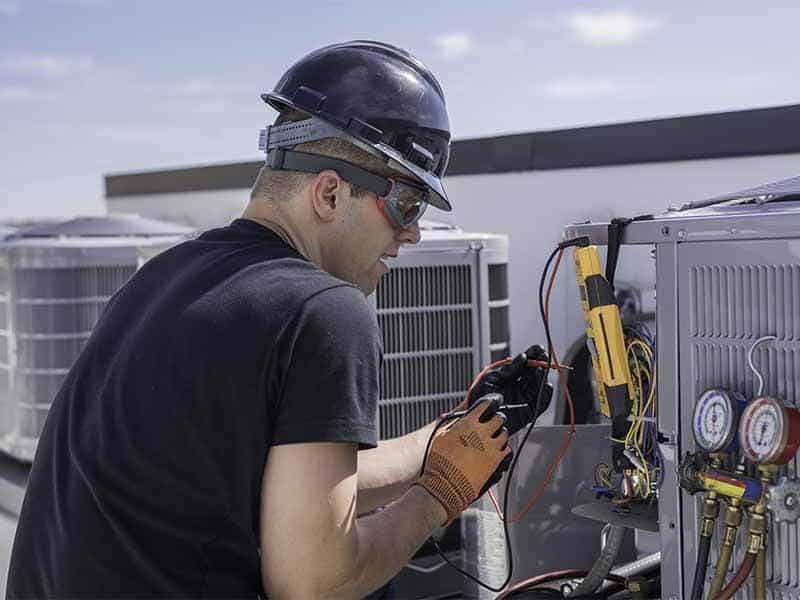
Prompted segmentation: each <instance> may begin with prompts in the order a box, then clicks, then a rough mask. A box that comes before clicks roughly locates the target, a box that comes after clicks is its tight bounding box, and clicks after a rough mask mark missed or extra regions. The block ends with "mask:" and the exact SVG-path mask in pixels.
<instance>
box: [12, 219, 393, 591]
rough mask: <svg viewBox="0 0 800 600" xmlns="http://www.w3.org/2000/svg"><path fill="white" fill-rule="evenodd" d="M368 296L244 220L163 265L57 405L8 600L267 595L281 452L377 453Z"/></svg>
mask: <svg viewBox="0 0 800 600" xmlns="http://www.w3.org/2000/svg"><path fill="white" fill-rule="evenodd" d="M380 360H381V348H380V334H379V330H378V324H377V320H376V318H375V314H374V311H373V310H372V309H371V307H370V306H369V304H368V302H367V300H366V298H364V296H363V294H362V293H361V292H360V291H359V290H358V289H356V288H355V287H353V286H352V285H350V284H348V283H345V282H343V281H341V280H339V279H336V278H334V277H332V276H331V275H329V274H327V273H325V272H323V271H321V270H320V269H318V268H317V267H315V266H314V265H313V264H311V263H310V262H308V261H306V260H305V259H303V258H302V257H301V256H300V255H299V254H298V253H297V252H295V251H294V250H293V249H292V248H291V247H289V246H288V245H287V244H285V243H284V242H283V241H282V240H281V239H280V238H278V237H277V236H276V235H275V234H273V233H272V232H271V231H270V230H268V229H266V228H264V227H262V226H261V225H259V224H257V223H255V222H252V221H247V220H243V219H239V220H237V221H234V222H233V223H232V224H231V225H230V226H228V227H224V228H220V229H216V230H212V231H209V232H207V233H205V234H203V235H202V236H201V237H199V238H197V239H195V240H192V241H189V242H186V243H183V244H181V245H179V246H176V247H174V248H172V249H170V250H168V251H166V252H164V253H162V254H160V255H159V256H157V257H155V258H153V259H152V260H150V261H149V262H148V263H147V264H145V266H144V267H143V268H142V269H141V270H139V271H138V272H137V273H136V275H135V276H134V277H133V278H132V279H131V280H130V281H129V282H128V283H127V284H126V285H125V286H124V287H123V288H122V289H121V290H120V291H119V292H118V293H117V294H116V295H115V296H114V298H113V299H112V300H111V301H110V302H109V304H108V306H107V307H106V310H105V311H104V313H103V315H102V317H101V319H100V321H99V322H98V324H97V325H96V327H95V329H94V332H93V334H92V337H91V338H90V340H89V342H88V343H87V345H86V348H85V349H84V351H83V353H82V354H81V356H80V357H79V358H78V360H77V361H76V363H75V365H74V366H73V368H72V370H71V371H70V373H69V375H68V376H67V378H66V380H65V382H64V385H63V387H62V388H61V391H60V392H59V393H58V395H57V397H56V398H55V400H54V402H53V405H52V408H51V409H50V413H49V415H48V418H47V422H46V424H45V427H44V431H43V432H42V436H41V439H40V441H39V447H38V450H37V454H36V458H35V460H34V464H33V468H32V470H31V475H30V481H29V484H28V489H27V493H26V497H25V501H24V503H23V506H22V513H21V515H20V519H19V524H18V527H17V532H16V537H15V540H14V547H13V551H12V557H11V565H10V568H9V574H8V588H7V595H8V596H9V597H37V598H41V597H46V596H48V597H50V596H58V597H72V598H75V597H93V598H98V597H114V598H122V597H138V598H142V597H154V596H160V597H192V598H201V597H227V598H233V597H251V598H252V597H255V596H257V595H258V594H262V593H263V592H262V587H261V569H260V560H259V546H260V540H259V502H260V486H261V476H262V472H263V469H264V464H265V461H266V456H267V452H268V450H269V447H270V446H271V445H277V444H291V443H300V442H323V441H324V442H331V441H332V442H353V443H357V444H358V445H359V447H361V448H365V447H373V446H374V445H375V444H376V443H377V436H376V409H377V393H378V371H379V367H380Z"/></svg>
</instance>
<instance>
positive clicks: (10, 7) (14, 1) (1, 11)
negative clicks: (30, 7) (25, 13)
mask: <svg viewBox="0 0 800 600" xmlns="http://www.w3.org/2000/svg"><path fill="white" fill-rule="evenodd" d="M20 12H22V0H0V15H4V16H6V17H12V16H14V15H18V14H19V13H20Z"/></svg>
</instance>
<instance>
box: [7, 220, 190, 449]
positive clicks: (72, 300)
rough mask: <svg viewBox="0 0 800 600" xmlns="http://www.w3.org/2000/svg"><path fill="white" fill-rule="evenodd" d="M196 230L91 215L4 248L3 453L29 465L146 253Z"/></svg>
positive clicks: (21, 235)
mask: <svg viewBox="0 0 800 600" xmlns="http://www.w3.org/2000/svg"><path fill="white" fill-rule="evenodd" d="M190 232H191V230H190V229H188V228H185V227H182V226H178V225H173V224H171V223H164V222H160V221H153V220H150V219H143V218H141V217H137V216H113V217H87V218H79V219H74V220H71V221H66V222H63V223H57V224H49V225H44V226H39V227H32V228H29V229H24V230H21V231H17V232H16V233H14V234H12V235H11V236H9V237H7V238H6V239H5V240H3V241H2V242H0V450H2V451H4V452H5V453H7V454H9V455H11V456H13V457H14V458H17V459H20V460H23V461H26V462H30V461H32V460H33V456H34V453H35V450H36V444H37V442H38V439H39V434H40V433H41V430H42V426H43V425H44V420H45V417H46V416H47V411H48V409H49V408H50V404H51V403H52V401H53V398H54V397H55V395H56V392H58V390H59V388H60V387H61V383H62V381H63V379H64V377H65V376H66V374H67V372H68V371H69V369H70V368H71V366H72V364H73V362H74V361H75V359H76V358H77V357H78V354H79V353H80V352H81V350H82V349H83V346H84V344H85V343H86V340H87V339H88V338H89V335H90V334H91V332H92V328H93V327H94V325H95V323H96V322H97V319H98V317H99V316H100V313H101V311H102V310H103V307H104V306H105V304H106V302H107V301H108V300H109V298H110V297H111V296H112V295H113V294H114V293H115V292H116V291H117V290H118V289H119V288H120V287H121V286H122V285H123V284H124V283H125V282H126V281H127V280H128V278H129V277H130V276H131V275H132V274H133V273H134V271H135V270H136V268H137V262H138V260H139V253H140V250H139V249H140V248H141V247H145V246H149V245H164V244H166V243H175V242H177V241H179V240H180V239H182V238H183V237H185V236H187V235H188V234H189V233H190Z"/></svg>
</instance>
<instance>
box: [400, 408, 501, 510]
mask: <svg viewBox="0 0 800 600" xmlns="http://www.w3.org/2000/svg"><path fill="white" fill-rule="evenodd" d="M502 402H503V399H502V397H501V396H500V395H498V394H492V395H491V396H489V397H488V398H481V399H480V400H479V401H478V402H476V403H475V404H474V405H473V406H472V408H470V409H469V411H468V412H467V414H465V415H464V416H462V417H459V418H458V419H456V420H454V421H452V422H451V423H449V424H447V425H444V426H443V427H442V428H441V429H440V430H439V431H437V432H436V434H435V435H434V438H433V441H432V442H431V447H430V452H429V454H428V457H427V460H426V462H425V470H424V472H423V474H422V477H420V480H419V481H418V482H417V484H416V485H421V486H422V487H423V488H425V489H426V490H427V491H428V492H429V493H430V494H431V495H432V496H433V497H434V498H436V499H437V500H438V501H439V502H440V503H441V505H442V506H443V507H444V509H445V510H446V511H447V522H446V523H444V525H449V524H450V523H451V522H452V520H453V519H454V518H456V517H457V516H458V515H460V514H461V512H462V511H463V510H464V509H465V508H467V506H469V505H470V504H472V502H474V501H475V500H476V499H477V498H478V497H479V496H480V495H481V494H482V493H483V492H485V491H486V490H487V489H488V488H489V487H490V486H491V484H492V483H494V482H495V481H497V479H499V477H500V476H501V475H502V473H503V471H505V470H506V469H508V466H509V465H510V464H511V456H512V451H511V448H509V447H508V445H507V442H508V431H507V430H506V428H505V427H504V426H503V423H504V422H505V416H504V415H503V413H498V412H497V409H498V408H499V407H500V405H501V404H502Z"/></svg>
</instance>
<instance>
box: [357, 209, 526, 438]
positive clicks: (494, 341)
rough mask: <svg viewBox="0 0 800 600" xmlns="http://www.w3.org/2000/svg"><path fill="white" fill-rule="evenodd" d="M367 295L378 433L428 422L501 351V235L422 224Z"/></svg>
mask: <svg viewBox="0 0 800 600" xmlns="http://www.w3.org/2000/svg"><path fill="white" fill-rule="evenodd" d="M421 229H422V239H421V241H420V243H419V244H416V245H413V246H403V247H402V248H401V250H400V255H399V256H398V257H397V258H396V259H394V260H392V263H391V268H390V270H389V272H388V273H387V274H386V275H384V276H383V278H382V279H381V282H380V284H379V285H378V288H377V290H376V292H375V294H374V296H373V298H374V301H375V306H376V309H377V314H378V323H379V325H380V328H381V334H382V337H383V351H384V358H383V368H382V370H381V386H380V388H381V397H380V400H379V403H378V413H379V420H380V421H379V428H380V436H381V439H388V438H394V437H399V436H401V435H404V434H406V433H409V432H411V431H414V430H416V429H418V428H420V427H422V426H423V425H426V424H427V423H430V422H431V421H432V420H433V419H434V418H436V417H437V416H438V415H440V414H441V413H443V412H445V411H447V410H449V409H451V408H453V406H455V405H456V404H458V402H459V401H460V400H461V399H462V398H463V397H464V394H465V393H466V391H467V389H468V388H469V384H470V382H471V381H472V378H473V377H474V376H475V374H476V373H477V372H478V371H479V370H480V369H481V368H482V367H483V366H485V365H486V364H488V363H489V362H490V361H493V360H498V359H500V358H504V357H506V356H508V354H509V351H510V350H509V341H510V340H509V314H508V311H509V300H508V238H507V236H504V235H491V234H484V233H465V232H463V231H461V230H459V229H456V228H453V227H450V226H447V225H438V224H434V223H432V222H423V223H422V227H421Z"/></svg>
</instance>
